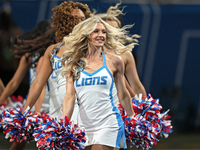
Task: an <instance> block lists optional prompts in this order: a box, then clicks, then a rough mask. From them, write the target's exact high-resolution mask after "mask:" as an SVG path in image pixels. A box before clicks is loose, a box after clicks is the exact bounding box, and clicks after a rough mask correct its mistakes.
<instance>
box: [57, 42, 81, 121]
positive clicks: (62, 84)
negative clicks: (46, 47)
mask: <svg viewBox="0 0 200 150" xmlns="http://www.w3.org/2000/svg"><path fill="white" fill-rule="evenodd" d="M61 45H62V43H61V44H60V45H59V47H58V48H57V51H58V49H59V48H60V46H61ZM57 51H56V52H57ZM56 52H55V53H54V56H53V57H54V64H53V70H54V72H55V75H56V76H57V88H58V93H59V94H58V95H59V97H60V101H58V103H57V107H59V108H57V110H59V112H58V116H57V117H58V118H61V117H62V102H63V99H64V97H65V95H66V78H65V77H63V76H62V69H63V68H62V62H61V57H59V56H56ZM78 113H79V109H78V105H77V103H75V106H74V111H73V114H72V117H71V120H73V121H74V123H77V122H78Z"/></svg>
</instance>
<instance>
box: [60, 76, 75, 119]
mask: <svg viewBox="0 0 200 150" xmlns="http://www.w3.org/2000/svg"><path fill="white" fill-rule="evenodd" d="M65 77H66V90H67V92H66V95H65V97H64V100H63V108H62V109H63V118H64V117H65V116H67V117H69V119H71V116H72V113H73V110H74V104H75V87H74V81H73V76H72V75H66V76H65Z"/></svg>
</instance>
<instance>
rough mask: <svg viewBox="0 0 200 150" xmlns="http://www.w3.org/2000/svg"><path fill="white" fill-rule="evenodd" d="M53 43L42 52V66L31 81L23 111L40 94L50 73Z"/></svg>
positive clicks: (34, 101) (30, 105)
mask: <svg viewBox="0 0 200 150" xmlns="http://www.w3.org/2000/svg"><path fill="white" fill-rule="evenodd" d="M53 47H54V45H52V46H49V47H48V48H47V50H46V52H45V54H44V58H43V62H42V66H41V68H40V71H39V73H38V75H37V76H36V78H35V80H34V81H33V83H32V85H31V87H30V89H29V94H28V98H27V100H26V103H25V105H24V109H23V111H24V110H25V109H26V108H27V107H28V106H29V107H30V108H32V107H33V105H34V104H35V103H36V101H37V99H38V97H39V96H40V94H41V92H42V89H43V87H44V85H45V84H46V82H47V80H48V78H49V76H50V75H51V73H52V71H53V69H52V66H51V63H50V57H51V51H52V49H53Z"/></svg>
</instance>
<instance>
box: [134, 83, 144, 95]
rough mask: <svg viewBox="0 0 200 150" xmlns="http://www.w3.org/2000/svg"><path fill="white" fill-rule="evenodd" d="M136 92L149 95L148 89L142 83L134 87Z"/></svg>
mask: <svg viewBox="0 0 200 150" xmlns="http://www.w3.org/2000/svg"><path fill="white" fill-rule="evenodd" d="M134 92H135V94H137V95H139V94H142V96H147V94H146V90H145V88H144V86H143V85H142V84H139V85H138V86H135V88H134Z"/></svg>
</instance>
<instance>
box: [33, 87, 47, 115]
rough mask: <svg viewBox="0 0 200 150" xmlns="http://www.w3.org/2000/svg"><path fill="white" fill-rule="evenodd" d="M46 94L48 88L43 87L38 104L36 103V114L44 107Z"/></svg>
mask: <svg viewBox="0 0 200 150" xmlns="http://www.w3.org/2000/svg"><path fill="white" fill-rule="evenodd" d="M45 93H46V86H44V87H43V89H42V92H41V94H40V96H39V98H38V99H37V101H36V103H35V112H36V113H37V112H40V109H41V107H42V103H43V100H44V97H45Z"/></svg>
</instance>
